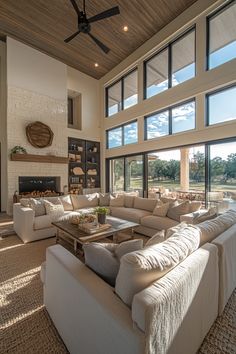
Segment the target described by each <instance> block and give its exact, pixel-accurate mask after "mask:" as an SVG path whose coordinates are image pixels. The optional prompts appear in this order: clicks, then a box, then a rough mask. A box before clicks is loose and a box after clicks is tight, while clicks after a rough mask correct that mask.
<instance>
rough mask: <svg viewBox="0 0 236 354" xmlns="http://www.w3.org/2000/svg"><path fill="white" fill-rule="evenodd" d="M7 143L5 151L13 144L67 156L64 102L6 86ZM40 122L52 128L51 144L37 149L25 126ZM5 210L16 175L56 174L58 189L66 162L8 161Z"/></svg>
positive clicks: (65, 173) (63, 182) (63, 180)
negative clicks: (59, 179) (31, 142)
mask: <svg viewBox="0 0 236 354" xmlns="http://www.w3.org/2000/svg"><path fill="white" fill-rule="evenodd" d="M7 110H8V112H7V117H8V119H7V144H8V152H9V155H10V150H11V149H12V148H13V147H14V146H15V145H21V146H23V147H24V148H26V150H27V152H28V153H30V154H38V155H47V154H51V155H56V156H67V148H68V147H67V142H68V140H67V139H68V133H67V102H66V101H64V100H57V99H54V98H51V97H48V96H45V95H41V94H39V93H35V92H32V91H29V90H23V89H21V88H17V87H12V86H10V87H8V103H7ZM35 121H40V122H43V123H45V124H47V125H48V126H50V128H51V129H52V131H53V133H54V139H53V142H52V145H51V146H49V147H47V148H43V149H37V148H34V147H33V146H32V145H30V143H29V142H28V140H27V137H26V134H25V127H26V126H27V125H28V124H29V123H32V122H35ZM7 172H8V207H7V211H8V213H11V212H12V196H13V194H14V192H15V191H16V190H18V176H56V177H58V176H59V177H61V190H63V186H64V185H67V184H68V167H67V165H66V164H54V163H36V162H35V163H33V162H32V163H30V162H18V161H10V159H9V161H8V168H7Z"/></svg>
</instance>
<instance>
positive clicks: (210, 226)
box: [196, 209, 236, 245]
mask: <svg viewBox="0 0 236 354" xmlns="http://www.w3.org/2000/svg"><path fill="white" fill-rule="evenodd" d="M235 223H236V210H232V209H230V210H227V211H226V212H225V213H224V214H222V215H220V216H218V217H217V218H215V219H212V220H207V221H204V222H202V223H200V224H197V225H196V227H198V228H199V230H200V232H201V239H200V244H201V245H203V244H204V243H206V242H211V241H212V240H214V238H216V237H217V236H219V235H220V234H221V233H222V232H224V231H226V230H227V229H229V228H230V227H231V226H232V225H233V224H235Z"/></svg>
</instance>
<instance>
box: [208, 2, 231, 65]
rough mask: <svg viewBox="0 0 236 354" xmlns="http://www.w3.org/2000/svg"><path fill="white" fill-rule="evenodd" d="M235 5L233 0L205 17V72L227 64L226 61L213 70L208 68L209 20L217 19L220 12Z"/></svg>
mask: <svg viewBox="0 0 236 354" xmlns="http://www.w3.org/2000/svg"><path fill="white" fill-rule="evenodd" d="M234 3H235V0H231V1H229V2H228V3H227V4H224V5H223V6H221V7H220V8H218V9H217V10H215V11H214V12H212V13H211V14H210V15H208V16H207V17H206V70H207V71H209V70H213V69H216V68H218V67H219V66H221V65H224V64H225V63H228V61H226V62H225V63H223V64H220V65H218V66H216V67H214V68H210V67H209V66H210V65H209V62H210V60H209V59H210V20H211V19H212V18H214V17H217V16H218V15H219V14H221V13H222V12H224V11H225V10H226V9H227V8H228V7H230V6H232V5H233V4H234Z"/></svg>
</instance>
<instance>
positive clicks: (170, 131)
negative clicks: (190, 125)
mask: <svg viewBox="0 0 236 354" xmlns="http://www.w3.org/2000/svg"><path fill="white" fill-rule="evenodd" d="M191 102H194V104H195V112H194V113H195V114H194V123H195V124H194V129H188V130H183V131H181V132H177V133H173V129H172V126H173V121H172V110H173V109H175V108H177V107H180V106H184V105H185V104H188V103H191ZM166 111H168V113H169V134H167V135H163V137H166V136H170V135H175V134H181V133H185V132H189V131H193V130H195V129H196V98H195V97H193V98H190V99H188V100H186V101H183V102H179V103H177V104H175V105H172V106H168V107H166V108H163V109H161V110H159V111H156V112H153V113H151V114H148V115H146V116H144V140H145V141H150V140H155V139H159V138H162V136H161V137H157V138H151V139H148V138H147V133H148V132H147V119H148V118H150V117H152V116H154V115H156V114H160V113H163V112H166Z"/></svg>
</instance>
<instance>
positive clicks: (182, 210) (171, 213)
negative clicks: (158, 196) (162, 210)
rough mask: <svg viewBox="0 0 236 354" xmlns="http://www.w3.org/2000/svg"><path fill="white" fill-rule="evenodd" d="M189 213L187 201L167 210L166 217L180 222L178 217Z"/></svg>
mask: <svg viewBox="0 0 236 354" xmlns="http://www.w3.org/2000/svg"><path fill="white" fill-rule="evenodd" d="M188 212H189V201H188V200H186V201H184V202H183V203H181V204H179V205H177V206H173V207H171V208H169V210H168V213H167V216H168V218H171V219H173V220H176V221H179V222H180V216H181V215H184V214H188Z"/></svg>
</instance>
